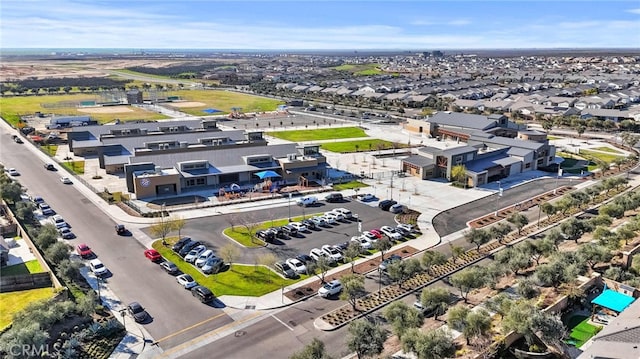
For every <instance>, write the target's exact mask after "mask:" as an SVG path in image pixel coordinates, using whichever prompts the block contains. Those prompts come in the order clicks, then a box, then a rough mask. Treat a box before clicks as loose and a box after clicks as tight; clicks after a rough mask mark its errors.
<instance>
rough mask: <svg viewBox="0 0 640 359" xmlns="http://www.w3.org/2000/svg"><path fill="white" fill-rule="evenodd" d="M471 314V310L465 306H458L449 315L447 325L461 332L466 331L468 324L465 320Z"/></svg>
mask: <svg viewBox="0 0 640 359" xmlns="http://www.w3.org/2000/svg"><path fill="white" fill-rule="evenodd" d="M469 312H470V310H469V308H467V307H466V306H464V305H460V304H458V305H456V306H454V307H452V308H451V309H449V312H448V313H447V324H449V326H450V327H451V328H453V329H455V330H457V331H459V332H461V331H462V330H463V329H464V326H465V324H466V322H465V319H466V318H467V315H468V314H469Z"/></svg>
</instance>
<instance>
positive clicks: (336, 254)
mask: <svg viewBox="0 0 640 359" xmlns="http://www.w3.org/2000/svg"><path fill="white" fill-rule="evenodd" d="M321 249H322V251H323V252H324V253H326V254H327V256H329V258H331V259H333V260H334V261H335V262H339V261H341V260H342V253H340V251H339V250H337V249H336V247H334V246H330V245H328V244H325V245H324V246H322V248H321Z"/></svg>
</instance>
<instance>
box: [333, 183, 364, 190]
mask: <svg viewBox="0 0 640 359" xmlns="http://www.w3.org/2000/svg"><path fill="white" fill-rule="evenodd" d="M362 187H369V185H368V184H365V183H362V182H360V181H351V182H347V183H339V184H334V185H333V189H334V190H336V191H342V190H345V189H354V188H362Z"/></svg>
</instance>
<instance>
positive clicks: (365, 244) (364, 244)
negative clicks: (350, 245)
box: [351, 236, 373, 250]
mask: <svg viewBox="0 0 640 359" xmlns="http://www.w3.org/2000/svg"><path fill="white" fill-rule="evenodd" d="M351 242H356V243H358V244H359V245H360V247H361V248H362V249H364V250H369V249H371V247H373V243H371V241H370V240H369V239H368V238H367V237H365V236H359V237H358V236H354V237H351Z"/></svg>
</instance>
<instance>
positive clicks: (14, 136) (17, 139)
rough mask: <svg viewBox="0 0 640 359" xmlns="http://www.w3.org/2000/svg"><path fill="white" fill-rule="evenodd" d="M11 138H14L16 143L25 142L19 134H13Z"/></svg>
mask: <svg viewBox="0 0 640 359" xmlns="http://www.w3.org/2000/svg"><path fill="white" fill-rule="evenodd" d="M11 138H13V142H15V143H23V142H22V139H21V138H20V137H18V135H13V136H11Z"/></svg>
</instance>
